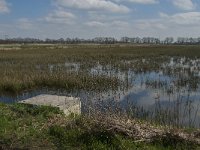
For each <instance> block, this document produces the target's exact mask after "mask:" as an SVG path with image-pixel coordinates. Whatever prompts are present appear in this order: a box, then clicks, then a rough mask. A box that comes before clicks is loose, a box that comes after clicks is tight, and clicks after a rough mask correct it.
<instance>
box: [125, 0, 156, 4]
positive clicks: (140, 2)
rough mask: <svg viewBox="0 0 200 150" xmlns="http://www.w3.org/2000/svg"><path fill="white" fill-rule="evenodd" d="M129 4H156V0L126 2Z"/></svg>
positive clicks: (131, 0)
mask: <svg viewBox="0 0 200 150" xmlns="http://www.w3.org/2000/svg"><path fill="white" fill-rule="evenodd" d="M128 1H130V2H134V3H139V4H155V3H158V0H128Z"/></svg>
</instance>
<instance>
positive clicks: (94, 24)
mask: <svg viewBox="0 0 200 150" xmlns="http://www.w3.org/2000/svg"><path fill="white" fill-rule="evenodd" d="M85 24H86V25H87V26H89V27H105V26H106V25H105V23H102V22H99V21H89V22H86V23H85Z"/></svg>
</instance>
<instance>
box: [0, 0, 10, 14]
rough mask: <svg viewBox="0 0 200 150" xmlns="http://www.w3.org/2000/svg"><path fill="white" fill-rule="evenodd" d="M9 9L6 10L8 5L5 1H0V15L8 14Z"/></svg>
mask: <svg viewBox="0 0 200 150" xmlns="http://www.w3.org/2000/svg"><path fill="white" fill-rule="evenodd" d="M8 12H10V9H9V8H8V4H7V2H6V1H5V0H0V13H8Z"/></svg>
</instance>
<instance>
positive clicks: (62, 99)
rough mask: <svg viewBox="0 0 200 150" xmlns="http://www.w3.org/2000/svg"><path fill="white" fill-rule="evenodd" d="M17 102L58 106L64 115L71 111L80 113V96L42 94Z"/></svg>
mask: <svg viewBox="0 0 200 150" xmlns="http://www.w3.org/2000/svg"><path fill="white" fill-rule="evenodd" d="M19 103H23V104H31V105H38V106H52V107H58V108H59V109H60V110H61V111H63V112H64V114H65V115H69V114H71V113H73V114H78V115H79V114H81V101H80V98H75V97H66V96H58V95H48V94H42V95H38V96H35V97H32V98H29V99H26V100H23V101H20V102H19Z"/></svg>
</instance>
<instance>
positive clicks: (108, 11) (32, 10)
mask: <svg viewBox="0 0 200 150" xmlns="http://www.w3.org/2000/svg"><path fill="white" fill-rule="evenodd" d="M4 35H8V36H9V37H11V38H12V37H34V38H41V39H45V38H60V37H63V38H67V37H71V38H73V37H81V38H93V37H99V36H112V37H116V38H120V37H122V36H129V37H136V36H140V37H146V36H154V37H158V38H164V37H167V36H172V37H175V38H176V37H179V36H183V37H200V1H199V0H0V38H3V37H4Z"/></svg>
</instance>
